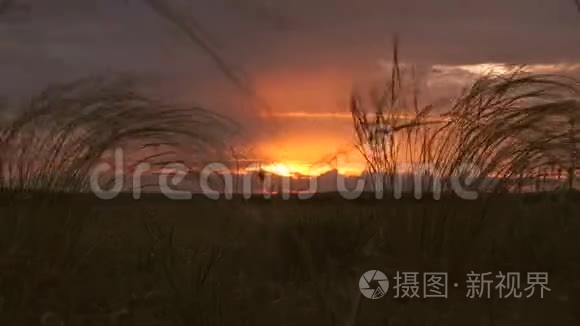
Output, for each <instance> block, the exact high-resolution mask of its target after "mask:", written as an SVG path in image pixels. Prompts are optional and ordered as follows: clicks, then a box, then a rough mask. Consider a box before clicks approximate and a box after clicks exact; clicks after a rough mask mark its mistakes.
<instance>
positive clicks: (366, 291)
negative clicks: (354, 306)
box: [358, 270, 389, 300]
mask: <svg viewBox="0 0 580 326" xmlns="http://www.w3.org/2000/svg"><path fill="white" fill-rule="evenodd" d="M358 288H359V289H360V292H361V293H362V295H364V296H365V297H366V298H368V299H372V300H377V299H380V298H382V297H384V296H385V294H387V291H388V290H389V279H388V278H387V275H385V273H383V272H381V271H377V270H372V271H368V272H366V273H364V274H363V276H361V277H360V280H359V281H358Z"/></svg>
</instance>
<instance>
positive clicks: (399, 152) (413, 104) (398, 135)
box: [350, 38, 440, 181]
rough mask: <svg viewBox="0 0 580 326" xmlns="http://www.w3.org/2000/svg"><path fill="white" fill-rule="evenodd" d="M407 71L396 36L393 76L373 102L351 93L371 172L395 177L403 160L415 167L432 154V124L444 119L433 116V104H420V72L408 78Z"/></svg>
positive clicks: (357, 131) (358, 144) (358, 140)
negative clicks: (418, 78) (401, 58)
mask: <svg viewBox="0 0 580 326" xmlns="http://www.w3.org/2000/svg"><path fill="white" fill-rule="evenodd" d="M405 72H406V71H403V69H401V65H400V63H399V48H398V41H397V39H396V38H395V41H394V46H393V61H392V66H391V75H390V77H389V78H388V79H387V80H386V82H385V84H384V86H383V87H382V88H381V89H380V90H374V91H373V92H372V94H371V96H370V103H369V101H365V99H364V98H363V97H362V96H361V95H360V94H359V93H356V92H353V94H352V96H351V103H350V109H351V113H352V117H353V123H354V128H355V134H356V144H355V146H356V148H357V149H358V151H359V152H360V153H361V154H362V156H363V157H364V159H365V161H366V164H367V171H368V172H369V173H371V174H381V175H385V176H387V177H389V178H393V176H394V175H395V174H396V173H397V172H401V166H400V165H401V164H402V163H409V164H410V165H411V168H412V167H413V166H414V165H416V164H419V163H426V162H427V161H428V160H429V159H430V157H431V156H432V153H431V149H430V147H431V146H430V143H429V140H430V136H429V135H430V134H431V133H432V129H431V128H429V127H428V126H429V125H433V124H438V123H440V121H438V120H437V119H436V118H434V117H432V115H431V112H432V111H433V109H434V106H433V105H427V106H420V103H419V88H418V85H417V84H418V81H417V78H416V75H415V74H414V73H412V74H411V76H410V78H409V80H407V79H405V77H406V75H407V74H406V73H405ZM411 72H414V70H411ZM411 109H412V111H411ZM390 181H393V180H390Z"/></svg>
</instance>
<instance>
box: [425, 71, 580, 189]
mask: <svg viewBox="0 0 580 326" xmlns="http://www.w3.org/2000/svg"><path fill="white" fill-rule="evenodd" d="M579 86H580V83H579V82H578V81H577V80H575V79H573V78H570V77H564V76H557V75H539V74H531V73H527V72H526V71H525V67H522V66H520V67H511V68H510V70H509V72H508V73H505V74H500V75H498V74H493V73H490V74H488V75H486V76H484V77H481V78H479V79H478V80H476V81H475V82H474V84H473V85H472V86H471V87H470V88H469V89H468V90H466V91H465V92H464V94H463V95H462V96H461V97H459V98H458V99H457V100H456V101H455V102H454V104H453V106H452V107H451V109H450V110H449V111H447V112H446V113H445V114H444V115H445V116H446V117H447V118H448V122H447V123H446V124H445V125H444V126H443V127H442V128H441V129H440V130H439V131H438V132H437V134H436V136H435V138H436V141H437V142H438V148H439V149H438V150H437V153H438V154H437V157H436V158H435V164H437V169H438V170H439V171H440V173H442V175H443V176H449V175H451V174H452V173H453V171H455V170H457V169H458V168H459V167H460V165H461V164H470V165H472V166H476V167H477V168H478V169H479V170H480V171H479V173H477V182H476V183H475V185H476V186H485V183H486V182H487V181H489V180H494V181H495V182H494V183H493V186H492V187H491V189H488V190H501V189H504V190H506V189H509V188H510V183H512V181H513V180H514V179H517V177H520V178H521V177H526V176H527V177H529V176H537V175H536V174H537V172H538V171H540V170H554V168H553V167H557V168H559V169H563V170H564V171H567V173H568V180H569V185H568V186H569V188H572V187H573V185H574V176H575V174H576V169H577V163H576V160H577V158H576V156H577V155H576V153H577V151H578V147H579V144H580V136H579V133H578V126H577V124H575V121H578V119H579V118H580V102H579V100H578V99H579V96H580V88H579ZM488 186H489V184H488Z"/></svg>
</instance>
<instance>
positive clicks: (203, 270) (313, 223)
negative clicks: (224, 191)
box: [0, 193, 580, 326]
mask: <svg viewBox="0 0 580 326" xmlns="http://www.w3.org/2000/svg"><path fill="white" fill-rule="evenodd" d="M408 197H409V199H403V200H399V201H395V200H384V201H376V200H371V199H368V200H367V199H360V200H357V201H346V200H343V199H341V198H339V196H337V195H336V196H335V195H332V194H329V195H324V196H319V197H317V198H315V199H313V200H309V201H298V200H290V201H282V200H280V199H276V198H274V199H272V200H260V199H255V200H250V201H242V200H233V201H211V200H208V199H204V198H201V197H199V198H194V200H191V201H169V200H167V199H165V198H163V197H161V196H159V197H158V196H156V195H151V196H149V197H145V198H144V199H142V200H140V201H134V200H132V199H130V198H129V197H122V196H121V197H120V198H118V199H116V200H113V201H102V200H98V199H95V198H94V197H93V196H91V195H86V196H85V195H76V196H75V195H62V196H54V195H52V196H48V195H45V194H44V195H42V194H14V193H4V194H2V197H1V198H2V199H1V208H0V209H1V210H0V212H1V213H0V214H1V215H0V324H1V325H83V326H85V325H86V326H88V325H139V326H146V325H578V321H579V320H580V312H579V311H578V307H579V306H580V280H578V275H580V252H579V251H578V248H579V247H578V244H579V241H580V240H579V239H580V220H579V217H580V214H578V212H579V211H580V200H579V199H580V198H579V197H578V195H577V194H568V195H566V194H560V195H533V196H528V197H524V196H504V197H497V198H493V199H482V200H479V201H475V202H473V201H459V200H456V199H452V198H447V199H443V200H441V201H434V200H422V201H416V200H414V199H411V196H408ZM372 269H378V270H381V271H383V272H384V273H385V274H387V275H388V277H389V278H390V279H391V283H392V282H393V281H392V280H393V279H392V277H393V276H394V275H395V274H396V272H397V271H401V272H447V273H449V283H450V284H453V283H454V282H457V283H458V285H459V286H458V287H457V288H454V287H453V286H451V285H449V295H448V296H449V298H448V299H423V298H421V299H417V298H413V299H408V298H397V299H396V298H394V297H393V295H394V294H393V292H392V291H393V289H391V290H390V291H389V292H388V293H387V295H386V296H385V297H384V298H382V299H380V300H369V299H366V298H364V297H362V296H361V294H360V292H359V289H358V280H359V278H360V276H361V275H362V274H363V273H364V272H365V271H367V270H372ZM471 271H475V272H480V273H483V272H490V271H491V272H494V274H495V273H497V272H499V271H503V272H521V273H522V277H524V275H525V273H527V272H548V273H549V276H550V279H549V287H550V288H551V291H550V292H547V293H546V296H545V298H544V299H540V298H539V297H537V296H536V297H534V298H530V299H526V298H520V299H513V298H512V299H499V298H498V297H497V294H495V293H494V292H492V295H491V299H468V298H466V292H467V290H466V280H467V277H466V274H467V273H469V272H471ZM525 281H526V280H525V278H524V279H523V280H522V288H523V284H524V283H525Z"/></svg>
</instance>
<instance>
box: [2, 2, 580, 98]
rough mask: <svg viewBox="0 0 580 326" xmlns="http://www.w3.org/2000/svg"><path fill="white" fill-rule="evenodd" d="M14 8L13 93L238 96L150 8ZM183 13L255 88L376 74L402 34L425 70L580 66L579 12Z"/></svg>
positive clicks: (8, 84)
mask: <svg viewBox="0 0 580 326" xmlns="http://www.w3.org/2000/svg"><path fill="white" fill-rule="evenodd" d="M14 1H15V2H16V3H17V4H19V5H20V6H23V8H27V10H26V11H20V12H18V11H15V12H13V13H11V12H8V13H6V14H5V15H3V16H2V17H0V49H1V51H0V69H1V70H2V77H0V85H2V91H3V93H10V92H27V91H31V90H34V89H37V88H38V87H42V86H43V85H45V84H47V83H50V82H55V81H64V80H69V79H73V78H78V77H82V76H84V75H86V74H95V73H101V72H132V73H135V74H138V75H141V76H144V77H146V78H149V79H151V80H156V81H158V82H159V84H161V82H163V84H164V85H165V89H167V91H168V92H170V93H171V92H173V93H178V92H186V93H187V96H190V95H191V96H193V95H195V94H196V93H199V94H200V95H203V94H207V92H206V90H207V89H218V88H216V87H217V86H216V85H222V86H220V87H223V88H225V89H227V90H228V91H231V85H230V86H228V85H226V84H227V81H226V80H225V79H224V78H223V76H221V75H220V72H219V70H218V69H216V67H215V64H214V62H212V60H210V59H209V58H208V57H207V56H206V55H204V53H203V51H200V50H199V49H198V48H196V47H195V45H194V44H191V43H190V42H188V40H187V39H186V38H185V37H184V36H183V35H182V33H181V32H180V31H179V30H178V29H176V28H175V27H174V26H172V25H171V24H170V23H168V22H167V21H164V20H163V19H162V18H161V17H159V16H158V15H156V14H155V13H154V12H153V11H152V10H151V9H150V8H149V7H148V6H147V5H145V4H144V1H143V0H101V1H97V0H51V1H31V0H28V1H27V0H14ZM173 1H174V2H176V3H178V5H179V6H181V7H180V8H182V10H184V11H188V12H190V13H191V14H192V15H193V16H195V17H196V18H197V19H198V20H199V21H200V22H201V23H202V25H203V26H204V29H205V30H207V31H208V33H209V34H210V35H211V36H212V41H214V42H215V43H216V44H217V45H218V48H219V49H220V53H221V55H222V56H223V57H224V59H225V60H227V61H228V62H229V63H231V64H232V65H234V66H236V67H241V68H243V69H244V70H245V71H247V72H248V74H249V75H250V77H254V78H255V77H259V76H260V75H261V74H268V73H275V72H277V71H284V72H286V73H287V72H288V71H290V72H292V71H297V72H303V71H308V70H311V69H314V70H316V69H320V68H321V67H330V68H333V69H337V70H342V71H344V72H345V74H352V75H356V73H357V72H361V71H369V70H372V69H376V68H377V66H378V62H380V61H381V60H385V58H387V59H388V56H389V55H388V53H389V50H390V41H391V37H392V35H393V34H394V33H398V34H399V35H400V37H401V39H402V44H403V50H402V52H403V55H404V58H405V59H407V60H409V61H413V62H418V63H424V64H446V65H459V64H475V63H481V62H508V63H543V64H544V63H548V64H549V63H560V62H576V61H579V60H580V14H579V13H578V12H577V11H576V10H575V6H574V3H573V1H572V0H510V1H505V0H494V1H482V0H479V1H474V0H440V1H419V0H405V1H404V0H396V1H395V0H392V1H385V0H382V1H381V0H359V1H352V0H316V1H313V0H294V1H284V2H282V1H278V2H276V1H267V0H247V1H236V0H195V1H194V0H189V1H188V0H173ZM167 83H171V84H174V85H172V86H168V84H167ZM200 90H202V91H200ZM174 95H179V94H174ZM181 95H183V93H182V94H181Z"/></svg>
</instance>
